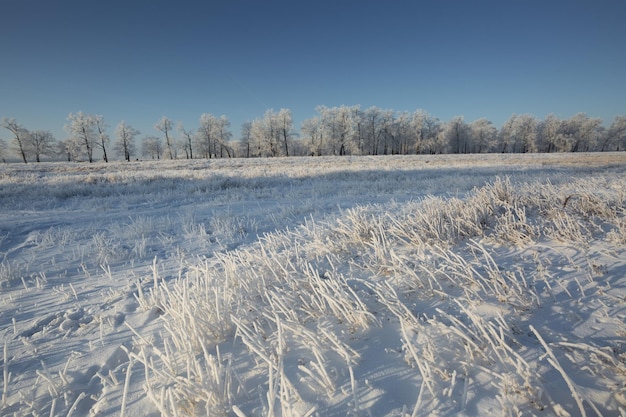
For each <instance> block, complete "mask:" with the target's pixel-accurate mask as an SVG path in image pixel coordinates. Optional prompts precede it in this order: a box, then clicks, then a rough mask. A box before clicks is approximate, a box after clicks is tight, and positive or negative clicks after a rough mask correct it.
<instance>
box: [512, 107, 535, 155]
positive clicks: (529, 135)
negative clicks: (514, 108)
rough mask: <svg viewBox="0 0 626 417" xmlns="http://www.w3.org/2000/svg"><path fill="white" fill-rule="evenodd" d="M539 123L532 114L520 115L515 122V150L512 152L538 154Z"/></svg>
mask: <svg viewBox="0 0 626 417" xmlns="http://www.w3.org/2000/svg"><path fill="white" fill-rule="evenodd" d="M538 124H539V122H538V121H537V119H536V118H535V117H534V116H532V115H530V114H520V115H519V116H517V117H516V118H515V120H513V125H512V127H513V149H512V150H511V152H519V153H526V152H537V126H538Z"/></svg>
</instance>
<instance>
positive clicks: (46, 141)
mask: <svg viewBox="0 0 626 417" xmlns="http://www.w3.org/2000/svg"><path fill="white" fill-rule="evenodd" d="M27 140H28V147H29V148H30V149H31V150H32V152H33V153H34V154H35V160H36V161H37V162H41V157H42V156H53V155H54V154H55V146H56V141H55V140H54V136H53V135H52V133H51V132H50V131H48V130H35V131H32V132H30V134H29V135H28V139H27Z"/></svg>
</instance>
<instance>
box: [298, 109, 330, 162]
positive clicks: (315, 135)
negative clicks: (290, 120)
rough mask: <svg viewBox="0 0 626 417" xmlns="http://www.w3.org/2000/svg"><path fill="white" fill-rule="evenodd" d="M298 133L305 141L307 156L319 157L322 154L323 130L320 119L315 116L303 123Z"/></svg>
mask: <svg viewBox="0 0 626 417" xmlns="http://www.w3.org/2000/svg"><path fill="white" fill-rule="evenodd" d="M300 132H302V136H303V138H304V140H305V141H306V144H307V145H306V147H307V149H308V151H309V152H308V153H309V155H311V156H321V155H322V154H323V152H322V149H323V145H324V129H323V128H322V121H321V119H320V117H319V116H315V117H312V118H310V119H306V120H305V121H303V122H302V127H301V128H300Z"/></svg>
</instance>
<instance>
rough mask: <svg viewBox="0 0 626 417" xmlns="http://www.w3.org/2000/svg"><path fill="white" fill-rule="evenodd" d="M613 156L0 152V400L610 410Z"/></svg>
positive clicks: (12, 405)
mask: <svg viewBox="0 0 626 417" xmlns="http://www.w3.org/2000/svg"><path fill="white" fill-rule="evenodd" d="M625 174H626V153H601V154H600V153H598V154H592V153H590V154H537V155H513V154H506V155H457V156H453V155H438V156H423V155H422V156H397V157H396V156H394V157H390V156H385V157H342V158H333V157H322V158H284V159H283V158H276V159H233V160H193V161H141V162H133V163H109V164H104V163H95V164H89V165H88V164H73V163H42V164H28V165H22V164H4V165H1V166H0V208H1V209H2V211H1V213H0V313H1V314H0V337H1V340H2V346H1V348H2V349H3V355H2V361H1V362H0V363H1V365H0V368H2V370H3V378H2V387H3V388H2V402H1V404H0V415H2V416H5V415H6V416H26V415H41V416H44V415H45V416H68V415H74V416H83V415H85V416H87V415H97V416H117V415H125V416H158V415H168V416H169V415H171V416H175V415H178V416H182V415H210V416H214V415H228V416H261V415H276V416H305V415H308V416H316V415H319V416H345V415H355V416H356V415H359V416H427V415H441V416H451V415H465V416H484V415H488V414H493V413H496V414H497V415H541V416H567V415H572V416H575V415H618V416H619V415H622V416H624V415H626V411H625V410H626V322H625V320H626V211H625V208H624V201H625V200H626V175H625Z"/></svg>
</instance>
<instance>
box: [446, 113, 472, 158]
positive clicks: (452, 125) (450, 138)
mask: <svg viewBox="0 0 626 417" xmlns="http://www.w3.org/2000/svg"><path fill="white" fill-rule="evenodd" d="M444 138H445V141H446V143H447V144H448V149H449V150H450V152H452V153H467V152H468V150H469V138H470V129H469V126H468V125H467V123H465V120H464V118H463V116H455V117H453V118H452V119H451V120H450V121H449V122H448V123H446V127H445V129H444Z"/></svg>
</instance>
